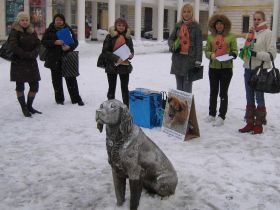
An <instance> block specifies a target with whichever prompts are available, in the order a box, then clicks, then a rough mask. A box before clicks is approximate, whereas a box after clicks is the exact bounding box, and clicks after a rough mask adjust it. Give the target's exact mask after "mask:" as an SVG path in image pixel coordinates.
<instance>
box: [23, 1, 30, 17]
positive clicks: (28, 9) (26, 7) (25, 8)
mask: <svg viewBox="0 0 280 210" xmlns="http://www.w3.org/2000/svg"><path fill="white" fill-rule="evenodd" d="M24 12H26V13H27V14H30V4H29V0H24Z"/></svg>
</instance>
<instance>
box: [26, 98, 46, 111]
mask: <svg viewBox="0 0 280 210" xmlns="http://www.w3.org/2000/svg"><path fill="white" fill-rule="evenodd" d="M34 98H35V96H28V98H27V109H28V110H29V112H30V113H31V114H36V113H37V114H42V112H39V111H38V110H36V109H34V108H33V107H32V104H33V101H34Z"/></svg>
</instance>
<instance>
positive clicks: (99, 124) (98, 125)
mask: <svg viewBox="0 0 280 210" xmlns="http://www.w3.org/2000/svg"><path fill="white" fill-rule="evenodd" d="M97 128H98V130H99V132H100V133H102V131H103V124H102V123H97Z"/></svg>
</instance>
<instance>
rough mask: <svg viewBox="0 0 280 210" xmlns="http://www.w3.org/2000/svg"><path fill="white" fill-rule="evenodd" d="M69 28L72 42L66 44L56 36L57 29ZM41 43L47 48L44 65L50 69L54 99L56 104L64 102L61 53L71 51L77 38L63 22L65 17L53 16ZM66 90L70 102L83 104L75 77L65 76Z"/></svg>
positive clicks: (75, 45) (76, 44) (75, 44)
mask: <svg viewBox="0 0 280 210" xmlns="http://www.w3.org/2000/svg"><path fill="white" fill-rule="evenodd" d="M66 27H67V28H69V30H70V32H71V35H72V38H73V40H74V43H73V44H71V45H66V44H65V43H64V41H63V40H60V39H59V38H58V37H57V34H56V33H57V31H59V30H61V29H63V28H66ZM41 42H42V44H43V45H44V46H45V47H46V49H47V54H46V62H45V67H47V68H50V69H51V74H52V83H53V89H54V94H55V101H56V103H57V104H61V105H63V104H64V93H63V81H62V77H63V75H62V71H61V60H62V55H63V54H64V53H67V52H69V51H73V50H74V49H76V47H77V46H78V40H77V38H76V36H75V34H74V33H73V31H72V29H71V28H70V27H69V26H68V24H66V23H65V17H64V15H62V14H56V15H55V16H54V18H53V22H52V23H51V24H50V25H49V27H48V28H47V30H46V32H45V33H44V35H43V38H42V41H41ZM65 81H66V85H67V88H68V92H69V95H70V98H71V101H72V104H76V103H78V105H79V106H83V105H84V102H83V101H82V98H81V96H80V94H79V88H78V82H77V79H76V77H65Z"/></svg>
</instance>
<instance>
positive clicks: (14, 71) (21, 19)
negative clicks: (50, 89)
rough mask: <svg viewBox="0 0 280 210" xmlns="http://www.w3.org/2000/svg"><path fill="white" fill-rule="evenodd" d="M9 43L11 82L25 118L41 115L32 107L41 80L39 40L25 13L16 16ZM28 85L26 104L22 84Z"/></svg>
mask: <svg viewBox="0 0 280 210" xmlns="http://www.w3.org/2000/svg"><path fill="white" fill-rule="evenodd" d="M9 42H10V43H11V46H12V51H13V58H12V62H11V81H15V82H16V94H17V98H18V101H19V103H20V106H21V109H22V112H23V114H24V116H25V117H31V114H36V113H37V114H42V113H41V112H39V111H38V110H36V109H34V108H33V107H32V104H33V101H34V98H35V95H36V93H37V92H38V90H39V81H40V80H41V77H40V73H39V68H38V63H37V60H36V58H37V56H38V52H39V46H40V40H39V39H38V36H37V34H36V32H35V31H34V28H33V27H32V25H30V17H29V15H28V14H27V13H25V12H20V13H18V15H17V18H16V21H15V22H14V23H13V25H12V30H11V33H10V35H9ZM25 82H27V83H28V84H29V87H30V89H29V92H28V94H27V102H26V101H25V95H24V83H25Z"/></svg>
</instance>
